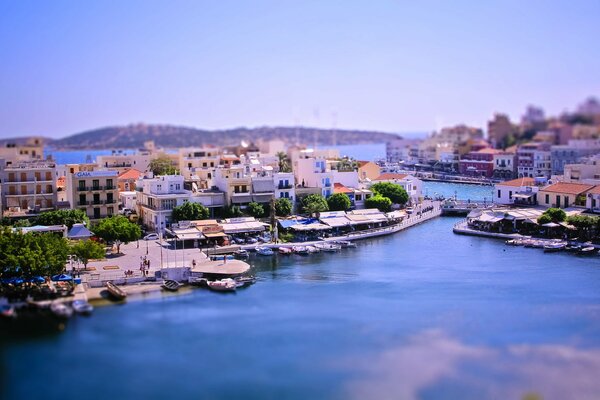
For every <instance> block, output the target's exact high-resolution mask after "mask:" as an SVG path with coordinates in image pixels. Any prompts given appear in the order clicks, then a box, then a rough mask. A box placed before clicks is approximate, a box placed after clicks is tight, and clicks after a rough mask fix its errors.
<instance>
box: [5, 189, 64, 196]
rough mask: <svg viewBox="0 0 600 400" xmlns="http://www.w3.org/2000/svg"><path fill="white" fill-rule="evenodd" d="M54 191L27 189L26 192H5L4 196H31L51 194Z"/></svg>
mask: <svg viewBox="0 0 600 400" xmlns="http://www.w3.org/2000/svg"><path fill="white" fill-rule="evenodd" d="M53 193H54V192H48V191H46V192H35V191H33V190H28V191H26V192H20V193H10V192H9V193H5V195H6V196H33V195H34V194H37V195H44V194H53Z"/></svg>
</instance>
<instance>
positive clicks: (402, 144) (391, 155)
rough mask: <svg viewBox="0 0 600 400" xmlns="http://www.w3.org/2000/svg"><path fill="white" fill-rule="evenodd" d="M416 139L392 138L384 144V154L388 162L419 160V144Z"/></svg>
mask: <svg viewBox="0 0 600 400" xmlns="http://www.w3.org/2000/svg"><path fill="white" fill-rule="evenodd" d="M420 142H421V141H420V140H416V139H394V140H391V141H389V142H387V143H386V144H385V154H386V159H387V161H388V162H391V163H399V162H404V163H406V164H414V163H416V162H419V156H418V154H419V144H420Z"/></svg>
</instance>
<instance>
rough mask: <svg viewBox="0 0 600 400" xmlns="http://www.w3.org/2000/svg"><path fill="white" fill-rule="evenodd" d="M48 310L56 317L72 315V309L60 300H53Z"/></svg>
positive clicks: (69, 316) (65, 317) (66, 317)
mask: <svg viewBox="0 0 600 400" xmlns="http://www.w3.org/2000/svg"><path fill="white" fill-rule="evenodd" d="M50 311H52V313H53V314H54V315H55V316H57V317H58V318H64V319H68V318H71V316H72V315H73V309H72V308H71V307H69V306H67V305H66V304H65V303H62V302H53V303H52V304H50Z"/></svg>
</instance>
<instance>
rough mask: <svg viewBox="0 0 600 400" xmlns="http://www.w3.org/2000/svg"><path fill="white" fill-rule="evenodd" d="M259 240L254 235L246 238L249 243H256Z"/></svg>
mask: <svg viewBox="0 0 600 400" xmlns="http://www.w3.org/2000/svg"><path fill="white" fill-rule="evenodd" d="M257 242H258V239H256V238H253V237H249V238H247V239H246V243H248V244H255V243H257Z"/></svg>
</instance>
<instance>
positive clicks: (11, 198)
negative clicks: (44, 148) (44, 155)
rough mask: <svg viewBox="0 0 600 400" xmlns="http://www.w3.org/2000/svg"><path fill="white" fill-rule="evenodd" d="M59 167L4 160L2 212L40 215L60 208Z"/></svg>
mask: <svg viewBox="0 0 600 400" xmlns="http://www.w3.org/2000/svg"><path fill="white" fill-rule="evenodd" d="M55 174H56V164H54V163H53V162H48V161H13V162H11V163H10V164H9V163H7V160H5V159H0V179H1V181H2V185H1V198H2V210H3V212H4V211H9V212H12V213H19V212H28V211H29V212H36V213H37V212H40V211H47V210H52V209H54V208H55V207H56V203H57V195H56V179H55Z"/></svg>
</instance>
